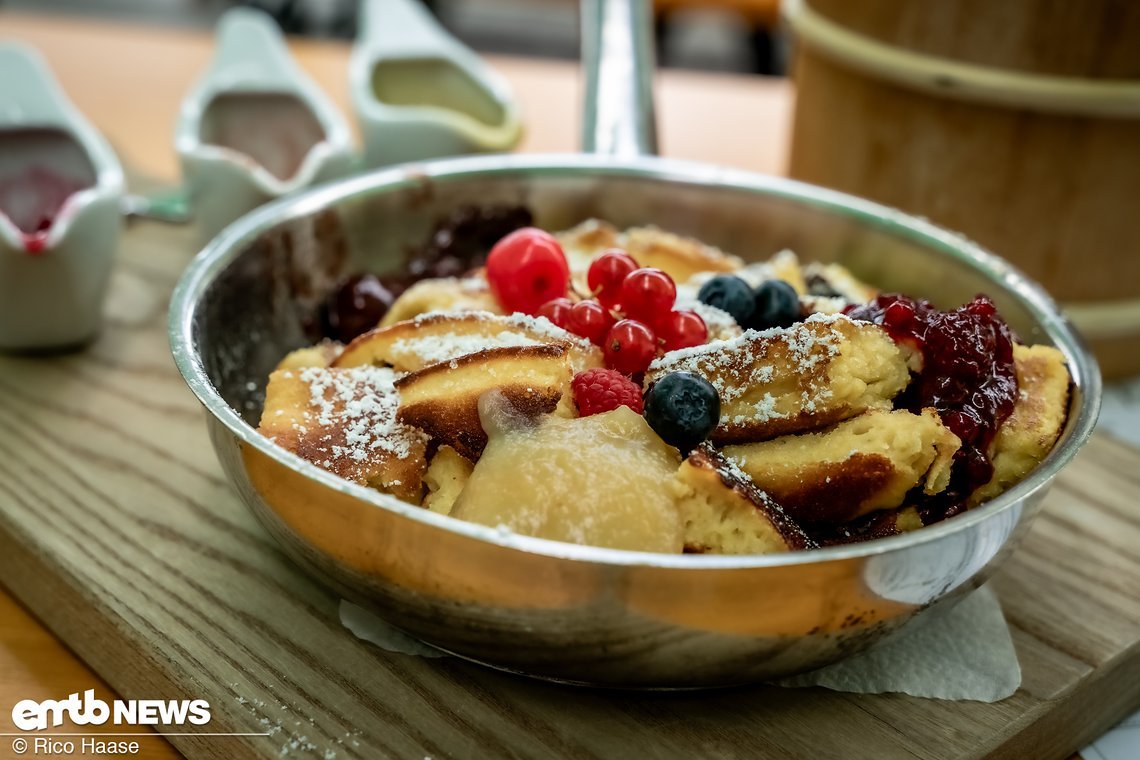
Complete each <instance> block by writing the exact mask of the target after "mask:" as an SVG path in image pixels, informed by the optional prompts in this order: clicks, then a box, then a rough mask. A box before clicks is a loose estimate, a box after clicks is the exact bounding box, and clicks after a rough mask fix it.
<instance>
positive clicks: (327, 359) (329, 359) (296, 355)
mask: <svg viewBox="0 0 1140 760" xmlns="http://www.w3.org/2000/svg"><path fill="white" fill-rule="evenodd" d="M343 350H344V346H343V345H341V344H340V343H337V342H336V341H335V340H322V341H321V342H320V343H317V344H316V345H314V346H309V347H308V348H298V349H297V350H296V351H290V352H289V353H288V354H286V355H285V358H284V359H282V360H281V361H279V362H278V363H277V369H304V368H305V367H328V366H329V365H331V364H332V363H333V361H334V360H335V359H336V357H337V356H339V355H340V352H341V351H343Z"/></svg>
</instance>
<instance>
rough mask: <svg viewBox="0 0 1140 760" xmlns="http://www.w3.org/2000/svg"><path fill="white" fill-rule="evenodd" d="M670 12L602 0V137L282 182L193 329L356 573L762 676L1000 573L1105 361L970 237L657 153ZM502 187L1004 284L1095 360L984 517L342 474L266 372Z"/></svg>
mask: <svg viewBox="0 0 1140 760" xmlns="http://www.w3.org/2000/svg"><path fill="white" fill-rule="evenodd" d="M648 28H649V25H648V10H647V7H646V3H644V2H637V1H635V0H589V1H588V2H585V3H584V6H583V33H584V42H585V45H584V48H585V51H586V55H585V58H586V62H587V64H586V72H587V85H588V86H587V93H588V103H587V107H586V119H585V123H586V139H585V144H586V147H587V148H588V149H590V150H593V151H594V153H593V154H587V155H552V156H520V155H510V156H492V157H480V158H461V159H454V160H441V161H431V162H427V163H423V164H415V165H405V166H400V167H396V168H393V169H389V170H386V171H381V172H377V173H373V174H368V175H365V176H361V177H356V178H353V179H349V180H344V181H340V182H336V183H334V184H330V185H326V186H324V187H320V188H317V189H314V190H311V191H309V192H306V193H305V194H303V195H300V196H297V197H293V198H289V199H285V200H281V201H278V202H275V203H273V204H271V205H269V206H266V207H264V208H262V209H260V210H258V211H256V212H254V213H252V214H250V215H249V216H247V217H245V218H243V219H241V220H239V221H238V222H236V223H234V224H233V225H232V226H230V227H229V228H228V229H226V230H225V231H224V232H223V233H222V234H221V235H220V236H219V237H218V238H217V239H215V240H214V241H213V242H212V243H210V244H209V245H208V246H207V247H206V248H205V250H203V251H202V253H201V254H200V255H199V256H198V257H197V259H195V261H194V262H193V264H192V265H191V266H190V268H189V269H188V270H187V272H186V274H185V276H184V277H183V279H182V281H181V282H180V283H179V286H178V288H177V290H176V292H175V294H174V300H173V303H172V306H171V312H170V338H171V344H172V347H173V352H174V357H175V360H176V361H177V364H178V367H179V369H180V370H181V371H182V373H183V375H184V376H185V378H186V382H187V384H188V385H189V386H190V388H191V389H192V390H193V391H194V393H195V394H197V396H198V398H199V399H200V400H201V401H202V404H203V405H204V406H205V408H206V411H207V413H208V414H207V419H208V422H209V426H210V432H211V436H212V439H213V443H214V446H215V447H216V449H217V453H218V457H219V458H220V460H221V462H222V464H223V466H224V468H225V471H226V473H227V474H228V476H229V477H230V479H231V480H232V481H233V483H234V486H235V487H236V489H237V490H238V492H239V493H240V494H241V497H242V499H243V501H244V502H245V503H246V504H247V505H248V506H249V508H250V509H251V510H252V511H253V513H254V514H255V515H257V517H258V519H259V520H260V521H261V522H262V523H263V524H264V526H265V527H266V529H267V530H269V532H270V533H272V534H273V535H274V536H275V537H276V538H277V539H278V540H279V541H280V543H281V545H282V547H284V549H285V551H286V552H288V554H289V555H290V556H291V557H292V558H293V559H295V560H296V561H297V562H298V563H299V564H300V565H302V566H303V567H304V568H306V569H307V570H309V571H310V572H312V573H314V574H316V575H318V576H319V577H321V578H322V579H324V581H325V582H327V583H328V584H329V585H330V586H331V587H333V588H334V589H335V590H336V591H337V592H338V593H340V594H343V595H344V596H346V597H348V598H350V599H352V600H354V601H356V602H358V603H361V604H364V605H366V606H368V607H370V608H372V609H374V610H375V611H376V612H378V613H379V614H380V615H382V616H383V617H384V618H385V619H387V620H389V621H391V622H392V623H394V624H395V625H397V626H399V627H400V628H402V629H404V630H406V631H408V632H410V633H411V634H413V635H415V636H417V637H420V638H421V639H423V640H425V641H427V642H430V643H432V644H434V645H436V646H438V647H441V648H443V649H445V650H447V651H450V652H453V653H455V654H457V655H459V656H461V657H465V658H468V659H471V660H475V661H478V662H482V663H485V664H488V665H491V666H494V667H497V668H502V669H506V670H511V671H516V672H520V673H525V674H529V675H533V676H539V677H542V678H548V679H555V680H560V681H565V682H574V683H586V684H600V685H607V686H621V687H643V688H650V687H654V688H666V687H669V688H684V687H706V686H720V685H726V684H733V683H741V682H751V681H757V680H762V679H767V678H771V677H775V676H780V675H784V674H788V673H793V672H798V671H804V670H808V669H812V668H815V667H818V666H821V665H824V664H826V663H829V662H833V661H836V660H838V659H841V658H843V657H845V656H847V655H849V654H851V653H853V652H856V651H858V650H860V649H862V648H864V647H866V646H867V645H869V644H871V643H872V642H873V641H875V640H877V639H878V638H880V637H882V636H884V635H886V634H888V633H890V632H892V631H895V630H896V629H898V628H899V627H900V626H902V625H904V624H905V623H907V622H908V621H910V620H912V619H913V618H914V617H915V616H916V615H918V614H920V613H921V612H922V611H923V610H925V609H927V608H929V607H931V606H933V605H936V604H946V603H951V602H952V601H953V600H955V599H957V598H960V597H961V596H962V595H963V594H965V593H967V592H968V591H970V590H971V589H973V588H975V587H977V586H978V585H979V584H981V583H982V582H983V581H984V580H985V579H986V577H987V576H988V575H990V573H992V572H993V570H994V569H995V568H996V567H997V566H998V565H999V564H1000V563H1001V561H1002V560H1003V559H1004V558H1005V557H1007V556H1008V555H1009V553H1010V552H1011V551H1012V550H1013V549H1014V547H1015V545H1016V544H1017V542H1018V540H1019V539H1020V538H1021V536H1022V535H1024V533H1025V532H1026V530H1027V529H1028V527H1029V524H1030V521H1031V520H1032V518H1033V516H1034V515H1035V514H1036V512H1037V511H1038V508H1039V507H1040V504H1041V500H1042V498H1043V496H1044V495H1045V492H1046V490H1047V489H1048V487H1049V485H1050V484H1051V482H1052V481H1053V479H1054V478H1055V477H1056V476H1057V473H1058V472H1059V471H1060V470H1061V469H1062V468H1063V467H1064V466H1065V465H1066V464H1067V463H1068V462H1069V461H1070V460H1071V459H1072V458H1073V455H1074V454H1075V453H1076V452H1077V450H1078V449H1079V448H1080V446H1081V445H1082V444H1083V443H1084V441H1085V440H1086V439H1087V437H1088V436H1089V434H1090V432H1091V431H1092V427H1093V424H1094V421H1095V417H1096V413H1097V409H1098V405H1099V399H1100V390H1101V386H1100V376H1099V374H1098V371H1097V367H1096V364H1095V363H1094V361H1093V360H1092V359H1091V358H1090V357H1089V355H1088V354H1087V353H1086V351H1085V349H1084V346H1083V345H1082V343H1081V340H1080V339H1079V338H1078V336H1077V335H1076V334H1075V333H1074V331H1073V329H1072V327H1071V326H1070V325H1069V323H1068V322H1067V321H1066V320H1065V318H1064V317H1063V316H1062V315H1061V314H1060V312H1059V311H1058V309H1057V306H1056V304H1055V303H1054V302H1053V301H1052V299H1050V298H1049V297H1048V296H1047V295H1046V294H1045V293H1044V292H1043V291H1042V290H1041V288H1040V287H1038V286H1037V285H1035V284H1033V283H1032V282H1030V281H1028V280H1027V279H1026V278H1025V277H1024V276H1022V275H1021V273H1019V272H1018V271H1016V270H1015V269H1013V268H1012V267H1010V266H1009V265H1008V264H1006V263H1005V262H1004V261H1002V260H1001V259H999V258H997V257H995V256H993V255H991V254H989V253H987V252H985V251H983V250H981V249H980V248H978V246H976V245H974V244H973V243H971V242H970V241H968V240H965V239H963V238H961V237H960V236H957V235H954V234H952V233H949V232H946V231H945V230H941V229H939V228H937V227H934V226H933V225H930V224H928V223H926V222H924V221H922V220H919V219H915V218H913V217H909V216H906V215H904V214H902V213H900V212H897V211H894V210H892V209H888V208H884V207H882V206H878V205H876V204H873V203H868V202H866V201H863V200H859V199H857V198H853V197H850V196H847V195H843V194H840V193H835V192H831V191H828V190H823V189H820V188H817V187H812V186H809V185H804V184H800V183H797V182H791V181H788V180H785V179H780V178H775V177H767V176H760V175H756V174H751V173H746V172H739V171H733V170H729V169H723V168H719V167H715V166H707V165H699V164H691V163H681V162H676V161H669V160H665V159H661V158H656V157H652V156H651V155H649V154H650V153H651V152H652V149H653V146H654V140H653V117H652V105H651V99H650V88H649V80H650V71H651V66H650V61H649V53H648V52H647V51H648V50H649V45H648V44H647V42H648V35H649V32H648ZM634 74H635V75H636V76H634ZM489 202H518V203H525V204H526V205H528V206H529V207H530V208H531V209H532V210H533V211H534V213H535V217H536V221H537V223H538V224H539V225H541V226H543V227H546V228H554V229H557V228H563V227H566V226H569V225H571V224H574V223H577V222H579V221H581V220H583V219H586V218H589V217H600V218H604V219H608V220H609V221H611V222H613V223H614V224H616V225H618V226H619V227H623V226H626V225H635V224H637V225H640V224H647V223H656V224H658V225H660V226H662V227H664V228H666V229H669V230H673V231H675V232H678V233H682V234H685V235H692V236H695V237H697V238H700V239H702V240H704V241H707V242H709V243H712V244H714V245H718V246H721V247H723V248H725V249H726V250H730V251H733V252H735V253H737V254H739V255H741V256H743V257H745V258H748V259H760V258H764V257H767V256H769V255H771V254H773V253H774V252H776V251H778V250H780V249H782V248H785V247H787V248H792V249H793V250H795V251H796V252H797V253H799V254H800V256H801V257H802V258H804V259H806V260H818V261H837V262H841V263H843V264H845V265H846V266H848V267H850V268H852V269H853V270H854V271H855V272H856V273H857V274H859V275H861V276H862V277H864V278H866V279H868V280H869V281H871V282H873V283H875V284H877V285H879V286H881V287H883V288H886V289H890V290H901V291H905V292H908V293H912V294H916V295H920V296H924V297H927V298H930V299H931V300H932V301H934V302H935V303H938V304H941V305H943V306H951V305H957V304H959V303H962V302H964V301H966V300H968V299H969V298H971V297H972V296H973V295H974V294H975V293H976V292H985V293H988V294H990V295H991V296H992V297H993V298H994V300H995V301H996V302H997V304H998V306H999V308H1000V309H1001V311H1002V313H1003V314H1004V315H1005V316H1006V318H1007V319H1008V320H1009V321H1010V323H1011V324H1012V326H1013V327H1014V329H1015V330H1017V332H1018V333H1019V334H1020V335H1021V337H1022V339H1023V340H1025V341H1027V342H1036V343H1048V344H1052V345H1055V346H1057V347H1058V348H1059V349H1061V351H1063V352H1064V354H1065V356H1066V357H1067V359H1068V362H1069V367H1070V368H1071V370H1072V373H1073V377H1074V383H1075V387H1074V392H1073V395H1072V402H1071V409H1070V414H1069V419H1068V423H1067V426H1066V428H1065V431H1064V433H1063V435H1062V437H1061V440H1060V441H1059V442H1058V444H1057V446H1056V447H1055V448H1054V450H1053V451H1052V453H1051V454H1050V455H1049V456H1048V458H1047V459H1046V460H1045V461H1044V462H1043V463H1042V464H1041V465H1040V466H1039V467H1038V468H1037V469H1036V470H1035V471H1034V472H1033V473H1032V474H1031V475H1030V476H1029V477H1028V478H1027V479H1026V480H1025V481H1024V482H1022V483H1020V484H1019V485H1017V486H1016V487H1014V488H1012V489H1010V490H1009V491H1008V492H1006V493H1005V494H1002V495H1001V496H1000V497H999V498H997V499H995V500H993V501H992V502H990V503H987V504H985V505H983V506H980V507H978V508H976V509H974V510H971V511H970V512H968V513H966V514H964V515H961V516H958V517H954V518H951V519H949V520H947V521H945V522H943V523H941V524H938V525H934V526H931V527H927V528H924V529H922V530H919V531H916V532H914V533H910V534H906V535H901V536H895V537H891V538H884V539H878V540H874V541H870V542H866V543H862V544H855V545H849V546H839V547H832V548H826V549H821V550H817V551H810V552H800V553H792V554H781V555H770V556H709V555H663V554H649V553H639V552H628V551H617V550H609V549H601V548H596V547H589V546H577V545H570V544H563V543H557V542H551V541H545V540H541V539H536V538H530V537H526V536H518V535H507V534H503V533H500V532H498V531H496V530H494V529H491V528H487V527H484V526H481V525H475V524H470V523H465V522H462V521H458V520H455V519H452V518H448V517H444V516H441V515H437V514H434V513H431V512H429V511H427V510H424V509H420V508H418V507H414V506H410V505H408V504H404V503H402V502H400V501H397V500H396V499H394V498H391V497H389V496H385V495H382V494H380V493H377V492H375V491H372V490H370V489H367V488H365V487H362V486H357V485H353V484H351V483H348V482H346V481H342V480H340V479H338V478H336V477H334V476H333V475H331V474H329V473H327V472H324V471H323V470H321V469H319V468H317V467H315V466H313V465H311V464H308V463H306V462H304V461H302V460H301V459H299V458H298V457H296V456H293V455H292V454H289V453H288V452H286V451H284V450H282V449H279V448H277V447H275V446H274V445H273V444H272V443H271V442H270V441H268V440H267V439H265V438H263V437H262V436H260V435H258V433H257V432H256V430H255V427H254V426H255V425H256V422H257V419H258V416H259V410H260V406H261V403H262V398H263V392H264V381H265V378H266V376H267V375H268V373H269V372H270V370H271V369H272V368H273V366H274V364H275V363H276V362H277V361H278V360H279V359H280V358H281V356H282V355H284V354H285V353H286V352H287V351H289V350H291V349H293V348H297V347H299V346H301V345H304V344H306V343H307V342H309V340H310V338H309V337H308V336H307V333H306V330H307V329H308V325H309V324H311V322H312V320H313V318H314V315H315V314H316V312H317V309H318V305H319V303H320V302H321V300H322V299H323V298H324V296H325V295H326V294H327V293H328V292H329V290H330V289H331V288H332V287H333V285H334V283H335V282H336V280H337V279H338V278H339V277H340V276H342V275H343V274H344V273H346V272H350V271H354V270H360V269H367V270H371V271H376V272H383V271H385V270H392V269H394V268H395V267H397V266H398V262H400V261H401V260H402V256H403V253H404V251H405V250H406V247H407V246H409V245H416V244H419V243H421V242H422V241H423V240H424V239H425V236H426V235H427V234H428V232H429V230H430V229H431V227H432V225H433V223H435V222H436V221H438V220H439V219H441V218H443V217H444V216H446V215H447V213H448V212H449V211H451V210H453V209H455V208H456V207H458V206H461V205H464V204H482V203H489ZM503 498H504V499H509V498H510V494H509V493H504V494H503Z"/></svg>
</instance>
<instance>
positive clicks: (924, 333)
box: [847, 294, 1017, 523]
mask: <svg viewBox="0 0 1140 760" xmlns="http://www.w3.org/2000/svg"><path fill="white" fill-rule="evenodd" d="M847 315H848V316H849V317H851V318H852V319H858V320H863V321H866V322H873V323H874V324H877V325H881V326H882V327H883V328H884V329H885V330H886V331H887V333H888V334H890V336H891V337H892V338H894V340H895V342H896V343H901V344H906V345H909V346H910V347H912V348H914V349H915V350H917V351H918V352H919V353H920V354H921V356H922V370H921V371H920V372H919V373H918V376H917V377H916V378H915V380H914V382H912V383H911V384H910V387H908V388H907V390H906V391H905V392H904V393H903V394H902V396H900V397H899V398H898V399H896V401H895V405H896V406H897V407H899V408H904V409H909V410H910V411H912V412H918V411H920V410H921V409H924V408H928V407H932V408H934V409H935V410H937V411H938V413H939V415H940V416H941V417H942V423H943V424H944V425H946V427H948V428H949V429H950V430H951V431H953V433H954V434H955V435H957V436H958V437H959V438H960V439H961V440H962V447H961V448H960V449H959V450H958V453H957V454H955V457H954V467H953V470H952V474H951V478H950V485H949V487H948V488H947V489H946V491H945V492H944V493H942V494H939V495H937V496H935V497H927V496H922V498H921V499H920V501H921V503H920V504H918V507H919V512H920V514H921V515H922V517H923V522H924V523H927V522H933V521H937V520H940V519H942V518H944V517H949V516H951V515H954V514H957V513H958V512H960V511H962V510H963V509H964V508H965V503H966V500H967V499H968V498H969V496H970V494H971V493H972V492H973V491H974V489H976V488H977V487H979V486H982V485H984V484H986V483H988V482H989V480H990V478H991V477H993V471H994V468H993V463H992V462H991V461H990V458H989V448H990V444H991V443H992V442H993V439H994V435H996V433H997V430H998V428H999V427H1000V426H1001V424H1002V423H1003V422H1004V421H1005V419H1006V418H1007V417H1009V415H1010V412H1012V411H1013V406H1014V403H1015V401H1016V400H1017V374H1016V372H1015V371H1014V363H1013V343H1014V336H1013V332H1012V331H1011V330H1010V328H1009V326H1008V325H1006V323H1005V322H1004V321H1002V319H1001V317H999V316H998V313H997V309H996V308H995V307H994V304H993V302H992V301H991V300H990V299H989V298H987V297H986V296H984V295H978V296H975V298H974V300H972V301H970V303H968V304H966V305H965V306H961V307H959V308H957V309H955V310H954V311H939V310H938V309H936V308H934V306H932V305H931V304H930V303H929V302H928V301H922V300H916V299H913V298H910V297H908V296H903V295H898V294H885V295H880V296H879V297H878V298H876V299H875V300H874V301H872V302H870V303H868V304H865V305H861V306H855V307H852V308H850V309H849V310H848V312H847Z"/></svg>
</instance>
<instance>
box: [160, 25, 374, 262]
mask: <svg viewBox="0 0 1140 760" xmlns="http://www.w3.org/2000/svg"><path fill="white" fill-rule="evenodd" d="M176 147H177V149H178V157H179V161H180V163H181V165H182V177H183V183H184V185H185V191H186V193H187V195H188V198H189V202H190V206H191V208H192V210H193V214H194V217H195V220H196V222H197V225H198V231H199V237H200V238H201V239H202V240H203V241H205V240H208V239H209V238H211V237H213V236H214V235H215V234H217V233H218V232H219V231H220V230H221V229H222V228H223V227H225V226H226V225H227V224H229V223H230V222H232V221H234V220H235V219H237V218H238V217H240V216H242V215H243V214H245V213H246V212H247V211H250V210H252V209H254V208H256V207H257V206H260V205H261V204H263V203H265V202H266V201H269V200H272V199H274V198H277V197H280V196H283V195H287V194H289V193H291V192H293V191H295V190H299V189H301V188H305V187H308V186H310V185H313V184H317V183H319V182H324V181H326V180H330V179H336V178H339V177H343V176H345V175H346V174H348V173H349V172H350V171H351V169H352V166H353V145H352V137H351V134H350V133H349V129H348V125H347V124H346V123H345V121H344V119H343V117H342V116H341V115H340V113H339V112H338V111H337V110H336V108H335V107H334V106H333V104H332V103H331V101H329V99H328V98H327V97H326V96H325V94H324V93H323V92H322V91H321V90H320V88H318V87H317V85H316V84H315V83H314V82H313V81H312V79H310V78H309V77H308V76H307V75H306V74H305V73H304V72H303V71H302V70H301V68H300V67H299V66H298V65H297V63H296V62H295V61H294V60H293V58H292V56H291V55H290V54H289V50H288V47H287V46H286V45H285V41H284V39H283V38H282V36H281V32H280V30H279V29H278V28H277V26H276V24H275V23H274V22H273V20H272V19H271V18H270V17H269V16H267V15H265V14H264V13H261V12H259V11H255V10H252V9H247V8H236V9H233V10H231V11H228V12H227V13H226V14H225V15H224V16H223V17H222V20H221V21H220V22H219V24H218V33H217V47H216V50H215V52H214V58H213V60H212V61H211V63H210V67H209V68H208V69H207V70H206V72H205V73H204V74H203V76H202V78H201V79H200V80H199V81H198V82H197V84H196V85H195V86H194V87H193V88H192V89H191V90H190V92H189V93H188V94H187V96H186V98H185V99H184V100H183V102H182V111H181V114H180V117H179V123H178V130H177V135H176Z"/></svg>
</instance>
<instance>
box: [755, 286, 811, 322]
mask: <svg viewBox="0 0 1140 760" xmlns="http://www.w3.org/2000/svg"><path fill="white" fill-rule="evenodd" d="M755 298H756V300H755V303H756V312H755V313H754V314H753V315H752V322H751V324H748V325H746V327H751V328H752V329H754V330H767V329H768V328H769V327H791V326H792V325H794V324H795V323H796V322H799V321H800V297H799V295H798V294H797V293H796V289H795V288H793V287H792V286H791V285H789V284H788V283H786V282H784V281H783V280H765V281H764V282H762V283H760V287H758V288H756V296H755Z"/></svg>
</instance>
